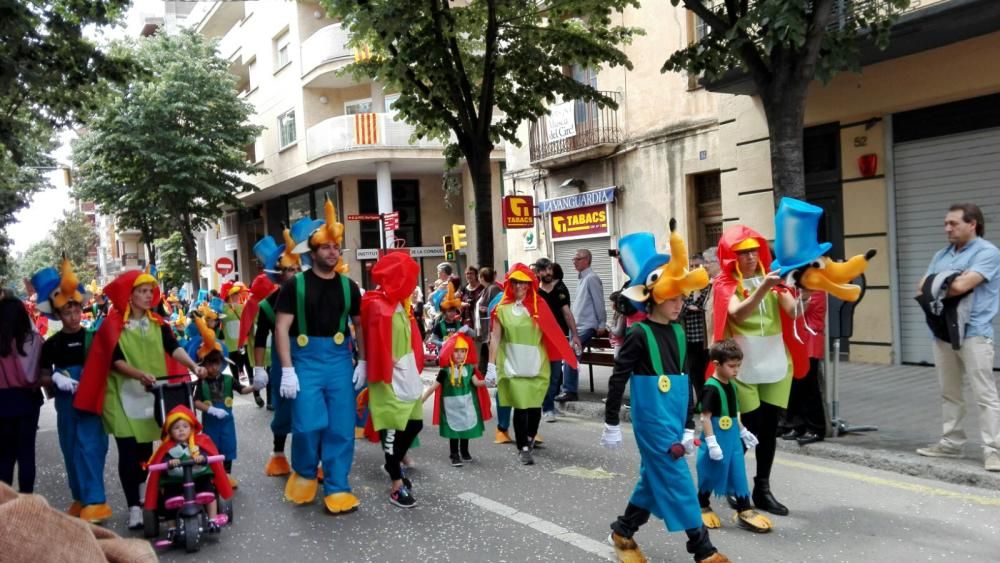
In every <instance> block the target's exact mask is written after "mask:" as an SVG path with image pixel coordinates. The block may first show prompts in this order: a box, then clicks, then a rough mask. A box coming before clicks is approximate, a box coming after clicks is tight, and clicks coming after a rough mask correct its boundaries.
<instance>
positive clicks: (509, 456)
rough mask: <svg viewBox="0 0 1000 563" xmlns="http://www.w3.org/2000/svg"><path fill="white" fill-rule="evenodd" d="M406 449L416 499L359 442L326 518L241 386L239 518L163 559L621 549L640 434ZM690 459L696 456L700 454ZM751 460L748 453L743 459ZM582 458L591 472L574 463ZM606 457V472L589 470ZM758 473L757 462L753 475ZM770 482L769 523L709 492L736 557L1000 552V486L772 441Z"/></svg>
mask: <svg viewBox="0 0 1000 563" xmlns="http://www.w3.org/2000/svg"><path fill="white" fill-rule="evenodd" d="M427 406H428V409H427V411H426V412H425V420H426V421H428V422H427V424H428V425H427V426H426V427H425V428H424V431H423V432H422V433H421V440H422V442H423V444H422V446H421V447H420V448H418V449H416V450H413V453H412V455H413V458H414V460H415V462H416V464H417V466H416V468H415V470H413V471H412V472H411V473H410V476H411V478H412V480H413V483H414V493H415V497H416V498H417V500H418V505H417V506H416V507H415V508H412V509H409V510H405V509H400V508H396V507H395V506H392V505H390V504H389V502H388V478H387V477H386V476H385V474H384V473H383V472H382V470H381V469H380V466H381V464H382V454H381V452H380V450H379V448H378V447H377V445H376V444H371V443H368V442H362V441H359V442H358V443H357V449H356V454H355V462H354V469H353V471H352V475H351V483H352V486H353V487H354V492H355V494H356V495H357V496H358V497H359V498H360V499H361V502H362V505H361V508H360V509H359V510H358V511H357V512H356V513H353V514H347V515H340V516H330V515H327V514H325V513H324V511H323V509H322V504H321V503H320V502H317V503H314V504H313V505H311V506H304V507H296V506H293V505H291V504H288V503H286V502H284V501H283V487H284V479H283V478H273V477H267V476H265V475H264V473H263V466H264V463H265V461H266V459H267V456H268V452H269V451H270V445H271V435H270V432H269V430H268V426H267V423H268V421H269V415H270V413H268V412H267V411H265V410H264V409H258V408H256V407H255V406H254V405H253V403H252V402H250V401H249V400H248V399H247V397H239V398H237V404H236V408H235V413H236V414H235V416H236V417H237V424H238V426H239V430H238V432H239V436H240V446H239V458H238V460H237V461H236V462H235V466H234V475H235V476H236V477H238V478H239V479H240V488H239V489H238V491H237V493H236V496H235V501H234V503H235V520H236V522H235V524H234V525H233V526H231V527H228V528H226V529H225V530H224V532H223V533H222V534H221V535H219V536H213V537H210V538H208V539H207V540H206V541H205V543H204V544H203V547H202V550H201V552H200V553H199V554H197V555H186V554H185V553H183V551H178V550H174V551H165V552H162V553H161V558H162V560H164V561H191V560H195V559H197V560H198V561H205V562H210V561H220V562H221V561H255V562H261V561H280V562H284V563H291V562H299V561H337V562H382V561H385V562H396V561H408V562H409V561H435V562H436V561H454V562H465V561H495V562H521V561H544V562H560V561H565V562H588V561H607V560H614V556H613V552H612V550H611V549H610V547H608V546H607V544H606V543H605V540H606V538H607V535H608V525H609V523H610V522H611V521H613V520H614V518H615V517H616V516H617V515H618V514H619V513H620V511H622V510H623V509H624V508H625V504H626V502H627V500H628V498H629V495H630V493H631V490H632V487H633V486H634V484H635V480H636V476H637V474H638V463H639V455H638V451H637V450H636V448H635V441H634V439H633V438H632V435H631V433H630V432H629V431H628V430H626V432H625V447H624V448H623V449H622V450H618V451H608V450H605V449H603V448H601V447H600V446H599V445H598V439H599V437H600V432H601V425H600V424H599V423H597V422H595V421H591V420H584V419H581V418H573V417H561V418H560V420H559V422H557V423H554V424H546V423H543V424H542V428H541V433H542V436H543V438H544V439H545V441H546V444H545V448H544V449H541V450H538V451H537V452H536V455H535V460H536V465H534V466H530V467H525V466H522V465H520V464H519V463H518V462H517V460H516V458H515V453H514V448H513V447H512V446H499V445H494V444H493V441H492V437H493V436H492V430H493V424H492V423H488V432H489V436H484V437H483V438H482V439H479V440H473V441H472V444H471V447H470V449H471V453H472V455H473V456H474V457H475V461H474V462H471V463H468V464H466V465H465V466H464V467H461V468H453V467H451V466H450V464H449V462H448V444H447V441H446V440H445V439H443V438H440V437H439V436H438V435H437V428H436V427H433V426H430V424H429V421H430V410H429V406H430V403H429V402H428V404H427ZM40 426H41V430H40V434H39V438H38V458H39V475H38V481H37V483H36V492H38V493H39V494H42V495H45V496H46V497H47V498H48V499H49V501H50V503H51V504H53V505H54V506H56V507H59V508H64V507H65V506H68V505H69V503H70V498H69V492H68V487H67V486H66V484H65V478H64V475H63V464H62V457H61V455H60V453H59V448H58V441H57V436H56V432H55V412H54V409H53V407H52V404H51V402H50V403H48V404H47V405H46V406H45V408H44V410H43V414H42V420H41V423H40ZM111 450H112V451H111V453H110V454H109V456H108V462H107V469H106V483H107V484H108V487H107V488H108V494H109V502H110V503H111V505H112V507H113V508H114V510H115V517H114V518H113V520H111V521H110V522H109V523H108V526H109V527H110V528H111V529H113V530H114V531H116V532H118V533H120V534H122V535H126V536H132V537H141V532H130V531H128V530H126V529H125V509H124V497H123V495H122V493H121V490H120V487H119V486H118V480H117V475H116V457H115V456H116V453H115V451H114V450H115V448H114V446H112V448H111ZM692 464H693V461H692ZM748 464H749V465H751V466H752V464H753V461H752V458H751V459H749V460H748ZM581 469H582V470H585V471H581ZM594 469H597V470H598V471H590V470H594ZM751 473H752V471H751ZM772 489H773V490H774V491H775V493H776V494H777V496H778V497H779V499H780V500H782V501H783V502H784V503H785V504H787V505H788V506H789V508H790V509H791V511H792V514H791V515H790V516H788V517H774V521H775V524H776V529H775V531H774V532H773V533H771V534H767V535H755V534H751V533H749V532H746V531H742V530H739V529H737V528H736V527H735V525H734V524H732V523H731V520H729V518H731V516H732V511H731V510H729V509H728V507H725V506H724V502H718V501H716V503H715V504H716V510H717V512H718V513H719V515H720V516H721V517H722V518H723V521H724V523H725V527H724V528H723V529H722V530H719V531H715V532H713V533H712V539H713V541H714V543H715V544H716V546H717V547H719V549H720V550H721V551H722V552H724V553H726V554H727V555H728V556H729V557H730V558H732V559H733V560H734V561H754V562H756V561H761V562H763V561H768V562H769V561H849V562H855V561H945V560H947V561H997V560H1000V493H998V492H997V491H988V490H984V489H975V488H968V487H961V486H955V485H950V484H945V483H941V482H938V481H931V480H925V479H920V478H916V477H908V476H902V475H898V474H894V473H887V472H883V471H878V470H873V469H868V468H863V467H860V466H854V465H847V464H842V463H837V462H833V461H827V460H820V459H816V458H807V457H800V456H797V455H790V454H786V453H784V452H779V454H778V459H777V461H776V464H775V467H774V474H773V475H772ZM636 540H637V541H638V542H639V544H640V546H642V548H643V550H644V551H645V553H646V555H647V556H648V557H649V558H650V560H651V561H690V558H689V556H688V555H687V554H686V552H685V551H684V540H685V538H684V535H683V534H682V533H681V534H670V533H667V532H666V531H665V528H664V527H663V525H662V522H660V521H658V520H655V519H652V520H651V521H650V522H649V524H647V525H646V526H645V527H644V528H643V529H642V530H641V531H640V532H639V533H638V534H637V535H636Z"/></svg>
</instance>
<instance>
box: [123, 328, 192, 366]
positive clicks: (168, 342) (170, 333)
mask: <svg viewBox="0 0 1000 563" xmlns="http://www.w3.org/2000/svg"><path fill="white" fill-rule="evenodd" d="M160 334H161V335H162V336H163V351H164V352H166V353H167V355H168V356H173V355H174V350H176V349H178V348H180V345H179V344H177V338H176V337H175V336H174V330H173V329H172V328H170V325H160ZM118 360H122V361H126V362H127V361H128V360H126V359H125V354H124V353H123V352H122V348H121V346H119V345H118V344H115V351H114V353H113V354H112V355H111V363H115V362H117V361H118Z"/></svg>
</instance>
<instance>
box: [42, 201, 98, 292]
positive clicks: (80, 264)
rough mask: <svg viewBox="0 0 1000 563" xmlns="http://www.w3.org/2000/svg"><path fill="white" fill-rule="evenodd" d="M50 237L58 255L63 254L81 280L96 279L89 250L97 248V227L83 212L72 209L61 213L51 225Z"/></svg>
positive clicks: (85, 281)
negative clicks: (53, 224) (57, 219)
mask: <svg viewBox="0 0 1000 563" xmlns="http://www.w3.org/2000/svg"><path fill="white" fill-rule="evenodd" d="M51 239H52V242H53V244H54V246H55V248H56V252H57V253H58V254H59V255H60V256H62V255H63V254H65V255H66V257H67V258H69V260H70V262H72V263H73V267H74V269H75V270H76V273H77V276H78V277H79V278H80V280H81V281H83V282H84V283H89V282H90V281H91V280H94V279H97V268H96V267H95V264H93V263H92V262H91V257H90V251H91V250H93V249H95V248H97V242H98V237H97V229H96V228H95V227H94V225H93V224H92V223H91V222H90V220H89V219H88V218H87V216H86V215H85V214H84V213H81V212H80V211H77V210H73V211H67V212H66V213H65V214H63V218H62V219H60V220H59V221H56V224H55V226H53V227H52V232H51ZM57 264H58V263H57ZM57 264H53V265H57Z"/></svg>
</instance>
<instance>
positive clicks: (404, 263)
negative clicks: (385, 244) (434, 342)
mask: <svg viewBox="0 0 1000 563" xmlns="http://www.w3.org/2000/svg"><path fill="white" fill-rule="evenodd" d="M419 270H420V266H419V265H418V264H417V263H416V262H414V261H413V258H410V257H409V255H406V254H403V253H400V252H394V253H392V254H387V255H386V256H385V257H383V258H382V259H380V260H379V261H378V262H377V263H376V264H375V266H374V267H373V268H372V280H373V281H374V282H375V283H376V284H378V286H379V287H378V289H373V290H371V291H367V292H365V294H364V296H363V297H362V298H361V333H362V335H363V336H364V339H365V344H366V346H365V360H366V361H367V362H368V383H392V368H393V366H394V365H395V364H396V362H394V361H393V359H392V315H393V314H394V313H395V312H396V306H397V305H399V304H400V303H403V302H404V301H406V300H407V299H409V297H410V295H412V294H413V288H414V287H416V285H417V274H418V273H419ZM406 313H407V316H409V318H410V344H411V347H412V348H413V357H414V359H415V360H416V362H417V369H418V370H420V371H423V369H424V342H423V340H422V339H421V338H420V330H419V328H418V327H417V321H416V320H415V319H414V318H413V313H412V311H407V312H406Z"/></svg>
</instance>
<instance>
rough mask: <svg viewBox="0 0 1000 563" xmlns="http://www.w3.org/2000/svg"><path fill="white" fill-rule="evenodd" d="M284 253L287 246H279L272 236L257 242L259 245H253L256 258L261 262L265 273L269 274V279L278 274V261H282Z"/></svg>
mask: <svg viewBox="0 0 1000 563" xmlns="http://www.w3.org/2000/svg"><path fill="white" fill-rule="evenodd" d="M284 251H285V245H283V244H281V245H279V244H278V243H277V242H276V241H275V240H274V237H272V236H271V235H267V236H266V237H264V238H262V239H260V240H259V241H257V244H255V245H253V253H254V256H256V257H257V260H260V263H261V265H262V266H263V267H264V272H265V273H266V274H268V277H272V275H273V274H276V273H277V271H278V260H280V259H281V254H282V253H283V252H284ZM272 279H273V278H272Z"/></svg>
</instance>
